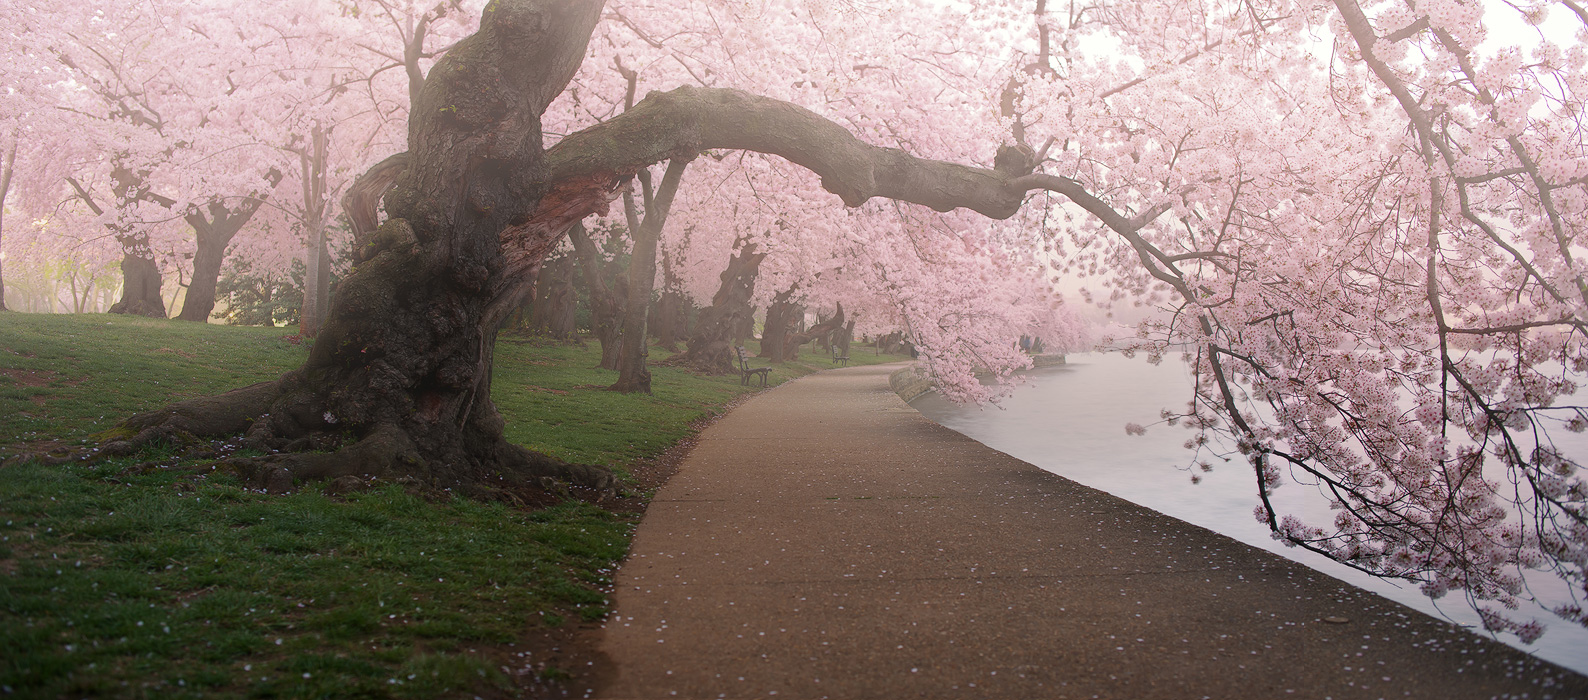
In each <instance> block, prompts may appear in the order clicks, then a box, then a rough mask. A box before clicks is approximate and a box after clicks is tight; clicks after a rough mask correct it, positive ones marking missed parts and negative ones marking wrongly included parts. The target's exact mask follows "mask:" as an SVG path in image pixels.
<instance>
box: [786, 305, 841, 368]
mask: <svg viewBox="0 0 1588 700" xmlns="http://www.w3.org/2000/svg"><path fill="white" fill-rule="evenodd" d="M801 315H802V316H803V313H802V314H801ZM843 326H844V305H843V303H842V302H840V303H839V304H838V310H837V311H836V312H834V313H833V316H832V317H831V318H828V319H827V320H825V321H822V322H820V323H817V324H816V325H814V326H811V327H810V328H806V329H804V330H802V331H798V332H795V333H790V334H789V335H788V337H787V339H785V340H784V341H783V346H784V347H785V348H787V354H788V359H790V360H792V359H795V358H796V357H798V356H799V346H801V345H804V344H806V343H809V342H811V341H812V340H815V339H817V338H823V337H826V336H827V335H828V334H830V333H832V332H833V331H834V330H837V329H839V328H843Z"/></svg>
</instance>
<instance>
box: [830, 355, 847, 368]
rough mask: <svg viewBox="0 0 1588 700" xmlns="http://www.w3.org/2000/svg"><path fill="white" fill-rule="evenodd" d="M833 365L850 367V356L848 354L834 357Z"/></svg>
mask: <svg viewBox="0 0 1588 700" xmlns="http://www.w3.org/2000/svg"><path fill="white" fill-rule="evenodd" d="M833 364H835V365H838V366H839V367H848V366H849V355H848V354H843V355H833Z"/></svg>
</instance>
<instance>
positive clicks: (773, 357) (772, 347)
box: [760, 288, 805, 362]
mask: <svg viewBox="0 0 1588 700" xmlns="http://www.w3.org/2000/svg"><path fill="white" fill-rule="evenodd" d="M794 291H795V290H794V289H793V288H789V289H787V290H784V291H781V292H778V293H777V295H775V296H773V297H772V303H771V304H769V305H768V306H767V307H766V323H764V324H762V326H761V355H760V356H761V357H764V358H766V359H767V360H769V361H771V362H784V361H787V360H788V359H789V353H788V350H787V348H785V346H784V341H785V340H787V339H788V334H789V326H790V325H791V323H792V321H793V320H794V319H796V318H799V317H800V316H803V315H804V314H805V307H803V306H800V305H799V304H795V303H793V302H791V301H789V299H790V298H792V297H793V296H794Z"/></svg>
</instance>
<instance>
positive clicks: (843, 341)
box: [834, 318, 855, 357]
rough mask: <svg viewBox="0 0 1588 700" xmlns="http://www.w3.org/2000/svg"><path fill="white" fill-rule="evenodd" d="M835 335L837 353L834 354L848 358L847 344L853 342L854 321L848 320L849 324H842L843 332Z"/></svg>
mask: <svg viewBox="0 0 1588 700" xmlns="http://www.w3.org/2000/svg"><path fill="white" fill-rule="evenodd" d="M837 335H838V343H837V346H838V352H836V353H834V354H835V355H837V356H839V357H849V344H850V343H852V342H854V340H855V319H852V318H851V319H849V323H846V324H844V328H843V330H841V331H839V332H838V334H837Z"/></svg>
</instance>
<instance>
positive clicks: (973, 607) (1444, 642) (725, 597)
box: [602, 366, 1588, 700]
mask: <svg viewBox="0 0 1588 700" xmlns="http://www.w3.org/2000/svg"><path fill="white" fill-rule="evenodd" d="M893 369H897V367H888V366H880V367H879V366H872V367H856V368H851V369H846V370H838V371H831V372H822V373H820V374H816V375H812V376H809V377H806V378H804V379H801V380H799V381H797V382H794V383H791V384H788V385H785V386H782V387H779V388H777V389H775V390H773V391H770V392H767V393H766V394H763V395H761V396H759V397H757V398H755V399H753V400H751V401H749V402H747V403H745V404H744V405H743V406H741V407H739V408H737V409H735V410H734V411H732V412H731V413H729V414H728V415H727V416H725V417H724V418H723V419H722V420H720V421H718V422H717V423H716V424H715V425H713V426H712V427H711V428H710V429H708V430H707V431H705V432H704V433H703V434H702V435H701V438H700V440H699V444H698V446H697V447H696V448H695V450H694V451H693V452H692V453H691V454H690V456H689V457H688V458H687V459H686V460H685V461H684V463H683V464H682V465H681V467H680V470H679V472H678V474H677V475H676V476H675V477H673V479H672V480H671V481H670V482H669V483H668V484H667V486H666V487H664V488H663V489H662V490H661V492H660V493H659V494H658V495H657V497H656V499H655V501H654V502H652V504H651V506H650V510H649V512H647V514H646V516H645V519H644V521H643V522H642V523H641V524H640V526H639V530H638V533H637V534H636V536H635V539H634V550H633V555H632V557H631V558H630V559H629V561H628V562H627V563H626V564H624V566H623V568H622V569H621V571H620V572H619V574H618V577H617V593H616V604H615V611H614V614H613V616H612V617H611V618H610V619H609V620H608V622H607V625H606V630H605V637H604V641H603V649H604V650H605V651H606V653H607V654H609V655H610V656H611V658H612V659H613V661H614V662H615V663H616V664H617V669H618V670H617V675H616V678H615V679H614V680H613V681H612V682H611V683H610V684H609V686H608V687H606V688H604V689H602V695H603V696H604V697H608V698H667V697H682V698H716V697H729V698H742V697H772V696H775V697H778V698H820V697H832V698H917V697H924V698H945V697H964V698H1093V697H1101V698H1141V699H1145V698H1175V699H1177V700H1178V699H1182V698H1199V697H1209V698H1286V697H1298V698H1335V699H1336V700H1343V699H1344V698H1380V697H1384V698H1397V697H1414V698H1469V697H1470V698H1489V697H1496V696H1499V697H1506V696H1511V697H1531V698H1544V697H1555V698H1588V679H1585V678H1584V677H1582V676H1579V675H1576V674H1574V673H1571V672H1569V671H1564V670H1562V669H1559V668H1558V667H1556V666H1553V665H1551V664H1547V663H1545V662H1541V661H1537V660H1534V659H1532V658H1531V657H1528V656H1525V655H1523V654H1520V653H1517V652H1515V651H1513V650H1511V649H1510V648H1508V647H1505V646H1503V645H1501V644H1498V643H1495V642H1492V641H1489V640H1487V639H1484V638H1480V637H1477V636H1474V635H1470V634H1466V633H1464V632H1460V631H1459V630H1456V629H1455V628H1454V627H1452V626H1451V625H1449V624H1447V623H1445V622H1442V621H1438V620H1434V619H1432V618H1429V617H1427V616H1425V615H1423V614H1421V613H1418V612H1416V611H1413V610H1411V609H1409V608H1405V607H1403V606H1400V605H1398V604H1396V603H1392V602H1390V601H1387V600H1385V599H1382V598H1379V597H1377V596H1375V595H1373V594H1371V593H1366V592H1363V591H1360V590H1358V589H1354V588H1351V587H1349V586H1346V585H1344V584H1341V583H1339V582H1338V581H1336V580H1335V579H1332V578H1330V577H1328V576H1326V575H1323V574H1319V573H1315V572H1313V571H1312V570H1311V569H1308V568H1306V567H1303V566H1301V565H1298V564H1294V563H1292V562H1290V561H1288V560H1285V559H1282V558H1280V557H1277V556H1274V555H1272V554H1269V553H1267V552H1263V551H1261V550H1258V549H1255V548H1252V547H1249V546H1247V545H1244V544H1241V543H1239V542H1236V541H1234V540H1231V539H1229V538H1227V537H1224V536H1221V535H1218V534H1215V533H1213V532H1210V531H1208V530H1204V529H1202V528H1200V527H1197V526H1194V525H1190V524H1187V523H1184V522H1181V521H1179V520H1175V519H1173V518H1169V517H1167V516H1164V515H1161V514H1159V513H1157V512H1154V511H1151V510H1147V509H1145V508H1142V507H1139V506H1136V505H1133V504H1131V503H1128V502H1125V501H1122V500H1120V499H1118V498H1115V497H1113V496H1109V495H1107V494H1104V493H1102V492H1100V491H1096V490H1093V489H1090V488H1087V487H1084V486H1080V485H1078V484H1075V483H1073V482H1070V481H1068V480H1065V479H1063V478H1060V477H1057V476H1053V475H1051V474H1048V473H1047V472H1043V471H1041V470H1039V469H1037V468H1036V467H1033V466H1031V465H1029V464H1027V463H1025V462H1022V461H1020V460H1017V459H1015V458H1013V457H1010V456H1008V455H1005V454H1003V453H1001V452H997V451H994V450H992V449H990V448H988V447H985V446H983V445H981V444H980V443H977V442H975V441H972V440H970V439H969V438H966V437H963V436H961V435H960V434H958V433H955V432H953V431H950V430H948V429H947V428H943V427H941V426H938V425H937V424H935V423H932V422H931V421H928V420H927V419H925V418H924V417H922V416H921V415H920V414H918V413H916V412H915V411H914V409H911V408H910V407H909V406H908V405H907V404H905V403H904V402H903V401H901V400H899V398H898V397H897V396H895V395H894V394H893V393H892V392H891V391H889V390H888V383H887V376H888V373H889V372H890V371H891V370H893ZM1054 429H1055V430H1062V429H1063V427H1062V426H1054ZM1121 435H1123V433H1121ZM1187 497H1191V496H1190V494H1189V493H1188V495H1187ZM1331 619H1332V620H1335V621H1334V622H1330V621H1329V620H1331Z"/></svg>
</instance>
